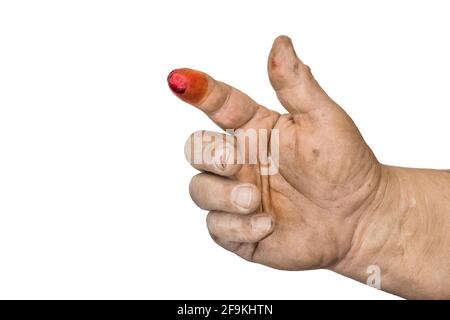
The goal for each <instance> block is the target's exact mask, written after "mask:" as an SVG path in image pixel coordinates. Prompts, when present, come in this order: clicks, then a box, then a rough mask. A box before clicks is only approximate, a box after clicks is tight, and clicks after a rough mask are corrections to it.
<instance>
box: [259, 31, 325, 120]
mask: <svg viewBox="0 0 450 320" xmlns="http://www.w3.org/2000/svg"><path fill="white" fill-rule="evenodd" d="M267 68H268V73H269V79H270V83H271V84H272V87H273V88H274V89H275V92H276V93H277V96H278V99H279V100H280V102H281V104H282V105H283V106H284V107H285V108H286V110H287V111H289V112H290V113H291V114H296V113H308V112H310V111H312V110H313V109H316V108H318V107H322V106H324V105H334V102H333V101H332V100H331V99H330V98H329V97H328V95H327V94H326V93H325V91H324V90H323V89H322V88H321V87H320V85H319V84H318V83H317V81H316V80H315V79H314V77H313V75H312V73H311V70H310V68H309V67H308V66H307V65H305V64H304V63H303V62H302V61H301V60H300V59H299V58H298V57H297V54H296V53H295V50H294V47H293V45H292V41H291V39H290V38H289V37H287V36H279V37H277V38H276V39H275V41H274V43H273V46H272V50H271V51H270V54H269V61H268V66H267Z"/></svg>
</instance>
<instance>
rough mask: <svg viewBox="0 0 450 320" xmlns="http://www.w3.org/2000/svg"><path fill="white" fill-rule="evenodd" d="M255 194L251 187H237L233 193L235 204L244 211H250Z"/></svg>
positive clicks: (232, 197)
mask: <svg viewBox="0 0 450 320" xmlns="http://www.w3.org/2000/svg"><path fill="white" fill-rule="evenodd" d="M252 198H253V192H252V188H251V187H249V186H237V187H235V188H234V189H233V191H232V192H231V199H232V200H233V202H234V204H235V205H237V206H238V207H241V208H242V209H249V208H250V204H251V202H252Z"/></svg>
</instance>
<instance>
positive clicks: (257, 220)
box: [250, 216, 272, 232]
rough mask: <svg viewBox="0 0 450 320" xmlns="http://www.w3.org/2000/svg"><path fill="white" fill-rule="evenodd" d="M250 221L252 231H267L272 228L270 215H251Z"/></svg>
mask: <svg viewBox="0 0 450 320" xmlns="http://www.w3.org/2000/svg"><path fill="white" fill-rule="evenodd" d="M250 222H251V225H252V229H253V230H254V231H259V232H267V231H269V230H270V229H271V228H272V218H271V217H270V216H253V217H252V219H251V221H250Z"/></svg>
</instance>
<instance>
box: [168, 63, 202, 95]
mask: <svg viewBox="0 0 450 320" xmlns="http://www.w3.org/2000/svg"><path fill="white" fill-rule="evenodd" d="M167 83H168V85H169V88H170V90H172V92H173V93H175V94H176V95H177V96H178V97H179V98H180V99H182V100H184V101H186V102H189V103H197V102H200V100H202V98H203V97H204V96H205V94H206V92H207V89H208V78H207V77H206V75H205V74H204V73H203V72H200V71H196V70H192V69H187V68H182V69H175V70H173V71H172V72H171V73H169V75H168V76H167Z"/></svg>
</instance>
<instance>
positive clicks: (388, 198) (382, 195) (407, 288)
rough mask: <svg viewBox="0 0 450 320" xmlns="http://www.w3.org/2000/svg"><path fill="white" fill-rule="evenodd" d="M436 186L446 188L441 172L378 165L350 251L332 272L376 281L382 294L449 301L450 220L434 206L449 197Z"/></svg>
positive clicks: (443, 211)
mask: <svg viewBox="0 0 450 320" xmlns="http://www.w3.org/2000/svg"><path fill="white" fill-rule="evenodd" d="M446 176H450V175H446ZM436 184H438V185H439V187H438V186H437V185H436ZM437 188H439V189H441V190H442V189H444V190H447V191H448V188H450V179H448V177H447V178H442V172H437V171H434V170H417V169H405V168H397V167H390V166H382V169H381V177H380V181H379V185H378V186H377V188H376V190H375V191H374V193H373V195H372V196H371V197H370V198H368V200H367V203H366V204H365V206H364V207H363V208H362V212H360V213H358V218H359V220H358V223H357V224H356V228H355V231H354V234H353V238H352V243H351V246H350V249H349V251H348V252H347V254H346V255H345V256H344V257H343V258H342V259H341V260H340V261H339V262H338V263H337V264H336V265H334V266H333V267H332V268H331V269H332V270H333V271H336V272H338V273H341V274H343V275H346V276H348V277H351V278H354V279H356V280H358V281H361V282H364V283H367V281H368V280H370V281H371V280H373V277H379V279H377V280H379V281H375V282H373V283H375V284H380V287H381V289H382V290H384V291H388V292H391V293H394V294H397V295H400V296H403V297H407V298H435V297H443V296H444V297H448V294H449V292H448V290H449V289H448V288H449V286H448V283H447V284H446V285H443V284H442V282H443V281H444V280H445V281H447V280H446V279H447V278H446V277H447V274H448V272H449V267H448V266H449V265H450V264H449V263H450V255H449V254H448V253H447V252H448V249H447V248H448V245H450V239H449V237H448V236H447V232H446V231H445V230H448V227H449V225H450V223H449V220H450V219H449V217H448V214H446V212H447V211H446V210H445V208H446V206H445V205H443V207H442V208H436V206H435V205H434V203H442V202H443V201H444V200H445V197H447V201H448V196H445V194H448V193H446V192H445V191H444V193H443V194H442V195H440V194H438V192H436V189H437ZM446 188H447V189H446ZM430 193H432V194H431V195H430ZM447 204H448V203H447ZM430 264H431V265H430ZM433 264H436V265H433ZM373 272H376V273H378V272H379V274H373ZM440 277H442V278H440ZM447 282H448V281H447Z"/></svg>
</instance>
